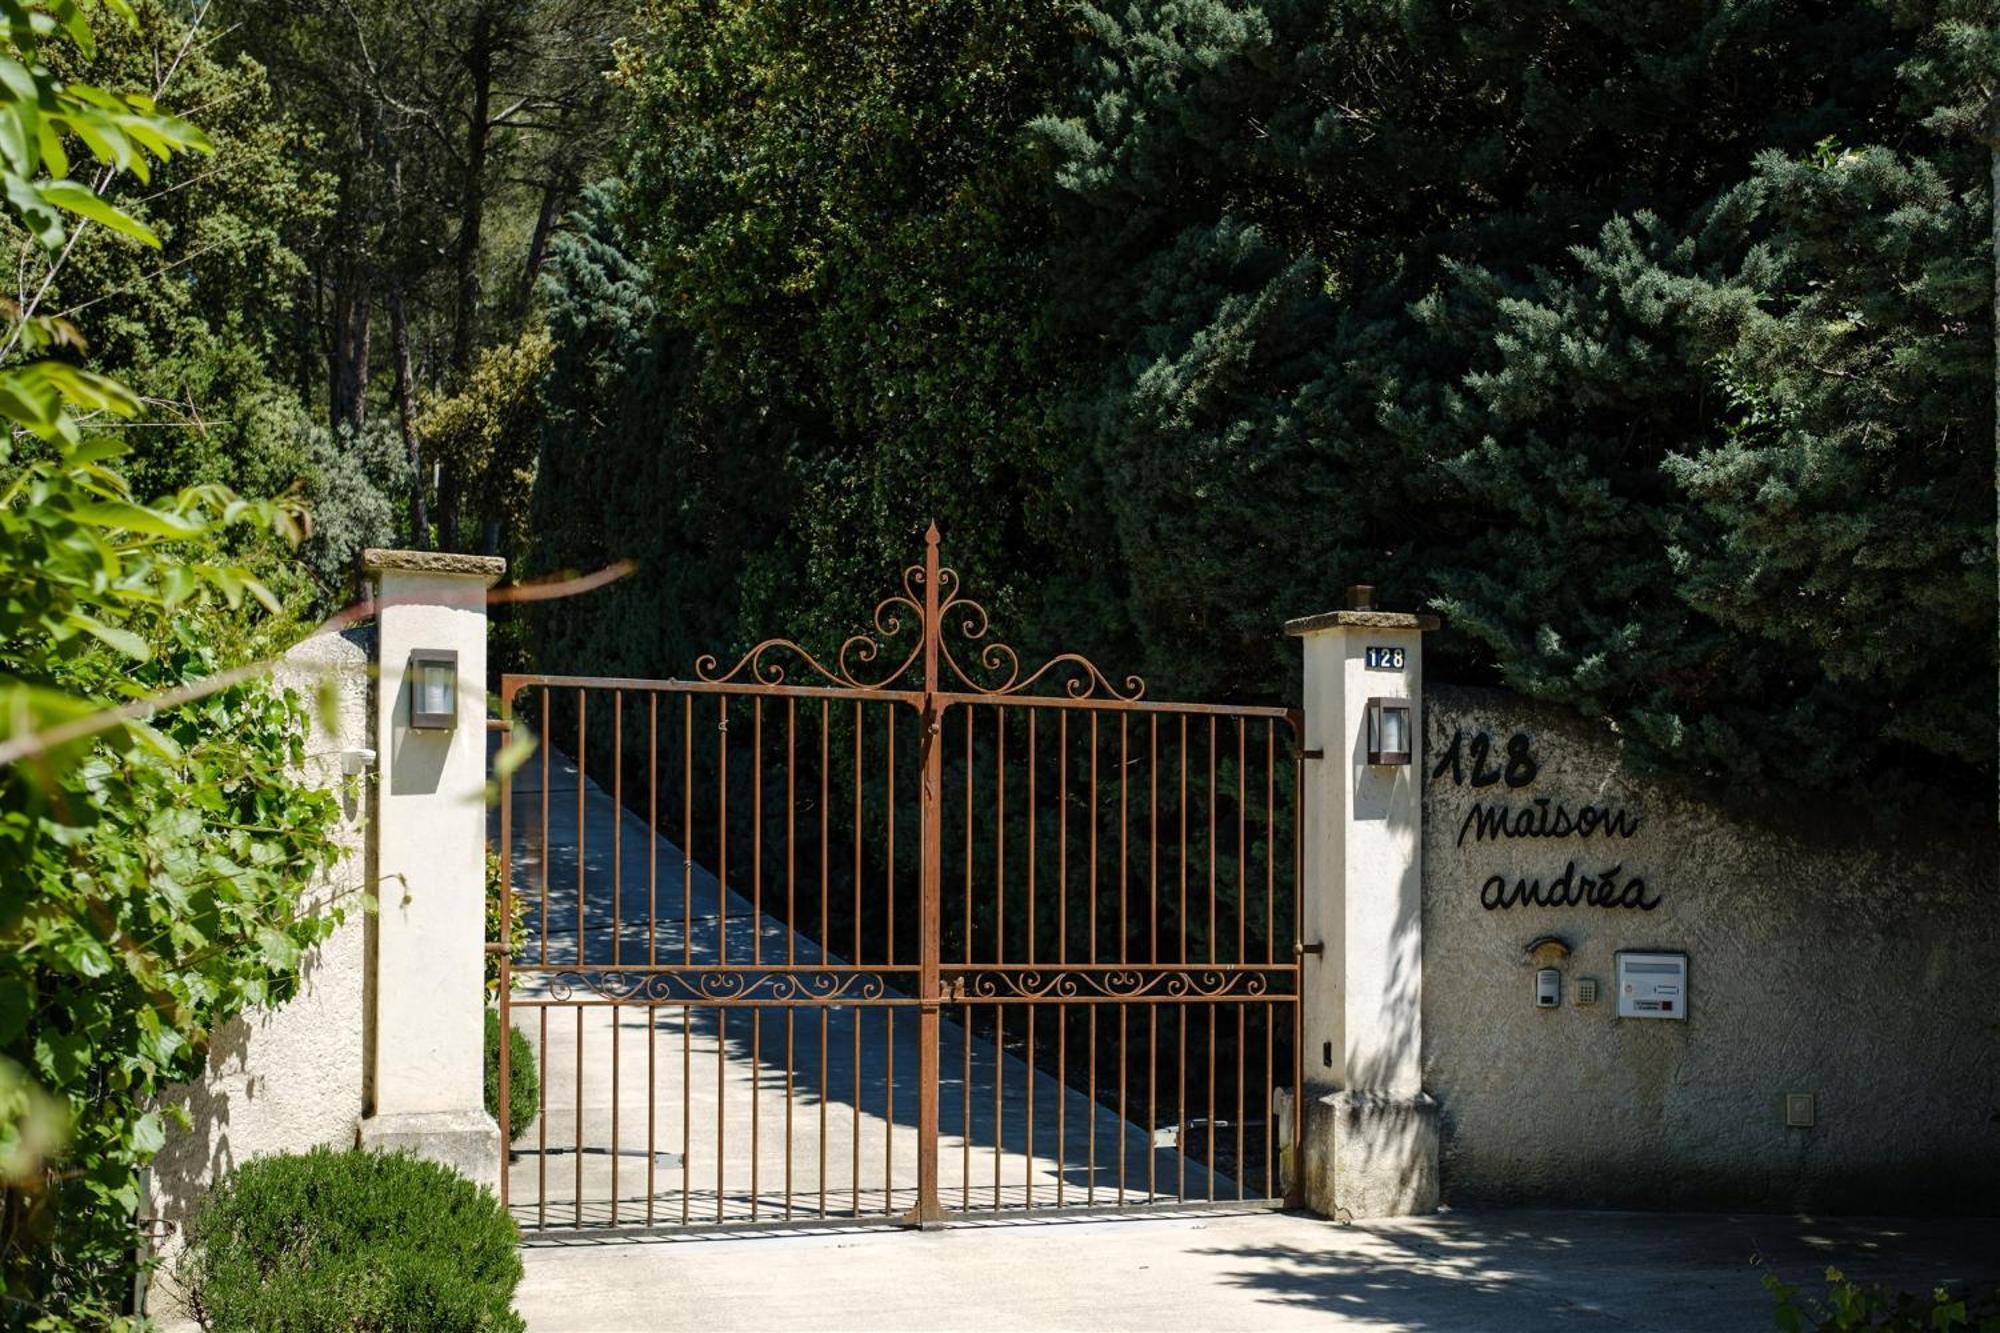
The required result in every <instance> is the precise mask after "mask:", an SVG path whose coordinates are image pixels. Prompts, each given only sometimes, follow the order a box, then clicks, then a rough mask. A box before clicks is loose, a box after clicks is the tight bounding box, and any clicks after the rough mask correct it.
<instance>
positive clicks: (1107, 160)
mask: <svg viewBox="0 0 2000 1333" xmlns="http://www.w3.org/2000/svg"><path fill="white" fill-rule="evenodd" d="M1561 9H1562V12H1561V14H1560V16H1559V17H1556V18H1552V17H1551V14H1552V11H1551V9H1550V7H1549V6H1548V5H1546V4H1544V3H1539V0H1476V2H1475V3H1470V4H1467V3H1459V2H1458V0H1398V2H1397V3H1384V2H1383V0H1338V2H1337V3H1332V4H1326V3H1304V2H1303V0H1173V2H1172V3H1163V4H1158V5H1141V6H1114V5H1105V6H1100V7H1090V6H1083V7H1071V6H1058V5H1049V4H1040V3H1036V4H1027V5H1021V4H1010V5H992V4H982V3H977V2H975V0H967V2H966V3H959V4H947V5H938V6H931V7H926V8H924V9H923V11H922V13H921V15H918V16H914V17H913V16H912V14H911V13H910V12H909V11H908V10H907V8H906V7H903V6H896V5H887V4H861V5H856V6H851V7H846V8H843V9H841V10H839V11H837V12H821V11H818V10H813V9H810V8H807V9H798V8H797V7H784V6H779V7H768V6H763V7H759V6H752V7H746V8H743V9H740V10H733V11H729V13H730V18H729V19H728V20H727V21H718V20H717V19H716V18H715V16H714V11H713V10H712V7H710V6H706V5H702V4H698V3H695V2H694V0H670V2H667V3H662V4H660V5H657V6H654V7H651V8H650V9H649V12H648V18H647V20H646V22H645V23H644V24H643V25H642V30H641V32H640V33H639V34H638V35H637V36H635V38H634V39H633V40H632V42H631V43H629V45H628V48H627V58H626V59H625V60H624V62H623V63H622V64H621V66H620V69H619V72H618V75H617V80H618V82H619V84H620V86H621V87H622V88H623V89H624V91H625V93H626V94H627V95H628V97H629V98H630V105H631V108H632V115H631V119H630V122H629V124H630V127H631V128H630V133H629V147H630V149H631V151H630V153H629V154H628V157H627V160H626V162H625V164H624V172H623V179H622V181H621V182H620V184H619V185H618V186H617V188H615V189H612V188H608V187H607V188H605V189H603V190H599V191H596V192H593V194H592V195H591V197H590V199H589V200H588V201H587V206H586V208H585V209H584V210H583V211H582V213H581V214H580V215H579V217H578V218H577V219H576V220H575V221H574V223H573V225H572V228H571V231H570V234H569V236H568V237H567V238H566V242H565V244H564V245H563V246H561V247H559V248H558V250H557V251H556V252H555V253H554V254H553V255H552V258H551V262H550V265H549V267H548V269H547V270H546V271H545V282H546V286H545V289H544V295H545V298H546V301H547V307H548V311H549V319H550V323H551V328H552V330H553V331H555V333H556V346H557V351H556V354H555V356H554V359H553V362H552V370H551V373H550V377H549V380H548V382H547V383H546V384H545V385H544V394H545V399H546V401H547V403H548V404H549V408H550V416H549V420H548V426H547V429H546V430H545V432H544V435H543V440H542V451H541V461H540V468H539V470H538V472H537V475H536V487H537V498H538V503H539V505H540V506H541V508H540V510H539V511H538V521H537V524H536V541H537V543H538V544H539V549H538V550H537V551H536V552H535V553H534V556H533V559H532V562H531V563H532V564H533V565H534V567H536V568H538V569H543V570H549V569H558V568H565V567H569V568H592V567H596V566H598V565H601V564H604V563H607V562H609V561H610V560H613V559H618V558H621V557H632V558H635V559H637V560H638V562H639V566H640V568H639V572H638V574H637V576H636V577H634V578H632V579H630V580H627V581H626V582H625V583H623V584H620V585H618V586H617V587H616V588H614V589H611V590H608V591H607V592H605V593H602V594H598V595H595V596H593V597H591V598H580V599H576V600H575V601H573V602H560V603H552V604H549V605H547V606H546V607H542V608H538V609H537V610H536V611H535V613H534V624H533V627H532V630H531V633H530V635H529V639H530V642H531V645H532V651H534V652H535V653H537V654H538V655H539V657H540V660H541V661H542V663H543V664H545V665H547V666H549V667H550V668H552V669H559V670H588V671H602V672H605V673H608V674H642V675H670V674H675V673H685V672H686V671H687V670H688V667H689V664H690V663H691V661H692V659H693V658H694V656H695V655H696V654H698V653H702V652H709V651H715V652H725V651H727V650H728V649H729V648H731V647H732V646H744V645H747V644H748V643H750V642H754V641H756V640H757V639H759V638H761V637H763V636H765V635H767V634H779V633H783V634H790V635H793V636H794V637H798V638H802V639H805V640H808V641H811V642H813V643H815V644H818V645H820V646H831V645H834V644H837V643H838V642H839V638H840V636H841V635H843V634H845V633H846V632H848V631H850V630H851V629H852V628H853V627H855V626H857V625H859V624H863V623H865V617H866V610H867V607H868V605H869V604H870V599H872V597H873V596H875V595H877V594H878V592H879V590H881V589H883V588H884V587H885V586H892V585H893V582H894V573H895V571H896V570H897V568H899V567H900V565H902V564H903V563H905V562H906V561H907V560H908V559H910V558H911V557H912V556H913V555H914V553H915V552H917V551H918V550H919V549H920V547H919V545H918V541H919V536H920V534H921V533H922V531H923V529H924V525H925V523H926V522H927V521H928V520H929V519H931V518H934V517H935V518H937V519H938V520H939V521H940V523H941V525H942V527H943V529H944V532H945V535H946V539H947V545H948V552H949V554H950V556H951V557H952V559H953V561H954V562H955V563H956V564H957V565H958V566H959V568H960V571H961V573H963V574H964V575H965V586H966V588H967V590H968V591H969V592H971V593H973V594H974V595H981V594H986V595H987V599H988V605H989V609H991V610H992V611H993V612H994V624H995V627H996V629H998V630H1000V631H1001V632H1002V633H1004V634H1005V635H1006V636H1007V637H1009V638H1011V639H1013V640H1014V641H1016V642H1017V643H1019V644H1020V646H1022V647H1023V649H1024V650H1026V652H1027V653H1028V654H1029V655H1031V656H1032V655H1038V654H1039V653H1042V652H1047V651H1050V650H1055V649H1062V648H1074V649H1078V650H1082V651H1085V652H1089V653H1091V654H1093V655H1095V656H1099V657H1101V658H1102V659H1103V660H1104V664H1105V665H1106V666H1107V667H1108V668H1110V669H1112V670H1113V671H1114V672H1115V673H1122V672H1124V671H1127V670H1136V671H1139V672H1141V673H1142V674H1144V675H1145V676H1146V677H1147V679H1148V681H1149V682H1150V684H1151V686H1152V693H1153V695H1154V697H1156V698H1173V697H1180V698H1201V699H1216V698H1233V699H1240V700H1246V701H1277V700H1285V699H1290V698H1293V697H1295V692H1296V688H1297V680H1296V671H1297V666H1296V651H1295V648H1294V647H1293V646H1292V645H1290V644H1288V642H1287V641H1285V640H1284V639H1283V637H1282V636H1281V635H1280V634H1279V633H1278V631H1277V626H1278V625H1279V624H1280V622H1281V621H1282V620H1283V619H1284V618H1286V617H1288V616H1294V615H1302V614H1308V613H1311V612H1316V611H1322V610H1325V609H1327V608H1328V606H1329V605H1331V604H1332V602H1333V601H1334V600H1335V599H1336V598H1337V596H1338V590H1339V589H1340V588H1341V587H1342V586H1343V585H1345V584H1348V583H1353V582H1368V583H1375V584H1378V585H1380V587H1381V595H1382V598H1383V600H1384V602H1385V603H1386V604H1391V605H1398V606H1404V607H1411V608H1416V607H1422V606H1431V607H1435V608H1437V609H1439V610H1442V611H1443V612H1444V613H1445V615H1444V620H1445V627H1444V630H1443V631H1442V632H1441V633H1440V634H1438V635H1437V636H1435V638H1434V639H1433V641H1432V643H1431V645H1430V646H1429V647H1428V648H1427V662H1428V665H1429V667H1430V669H1431V670H1432V672H1433V675H1434V676H1435V677H1436V678H1439V679H1445V680H1460V681H1469V682H1478V683H1503V684H1506V685H1508V686H1510V687H1512V688H1514V689H1516V690H1518V691H1521V692H1523V693H1525V694H1528V695H1531V696H1534V697H1537V698H1542V699H1548V700H1551V701H1553V702H1556V703H1559V704H1561V705H1562V706H1564V707H1568V708H1571V709H1574V710H1576V711H1578V712H1580V713H1583V714H1586V715H1588V716H1591V717H1596V718H1609V719H1612V720H1614V721H1615V722H1617V723H1618V725H1619V726H1620V729H1621V732H1622V734H1623V735H1624V737H1625V738H1626V740H1627V746H1626V753H1627V754H1628V756H1630V757H1631V758H1632V760H1633V761H1634V762H1635V763H1638V764H1641V765H1645V766H1649V767H1653V768H1659V769H1665V770H1670V771H1673V772H1676V773H1678V774H1680V775H1682V776H1684V777H1686V778H1688V779H1690V780H1692V781H1694V782H1697V783H1701V784H1703V785H1705V786H1708V787H1710V788H1711V789H1715V790H1719V791H1729V792H1734V793H1738V794H1743V795H1748V796H1751V797H1755V798H1757V799H1767V798H1768V797H1769V796H1770V795H1771V794H1772V793H1774V792H1779V791H1783V790H1785V789H1790V790H1792V791H1793V792H1799V791H1813V792H1827V791H1832V792H1840V793H1844V794H1848V795H1852V796H1872V795H1888V794H1903V795H1908V794H1910V793H1911V792H1912V790H1913V789H1922V788H1929V789H1930V790H1932V791H1947V792H1949V791H1953V790H1965V791H1972V790H1985V789H1987V788H1989V787H1990V781H1991V774H1992V764H1993V753H1992V746H1991V743H1990V738H1991V736H1992V735H1993V733H1994V713H1993V702H1994V701H1993V690H1992V680H1993V672H1992V663H1993V648H1994V608H1995V600H1996V599H1995V596H1994V553H1993V544H1992V524H1993V519H1994V510H1993V485H1992V455H1993V431H1994V395H1993V385H1994V362H1993V343H1992V335H1993V312H1992V306H1991V302H1992V297H1993V289H1992V272H1993V270H1992V259H1991V254H1990V236H1991V228H1992V194H1991V185H1990V169H1991V158H1990V154H1989V151H1988V150H1987V148H1986V147H1985V146H1984V145H1983V143H1982V142H1981V141H1980V135H1981V134H1984V133H1986V131H1985V130H1983V129H1981V126H1984V125H1985V124H1986V122H1985V121H1984V120H1983V119H1981V117H1982V116H1983V115H1985V114H1987V113H1986V112H1984V111H1983V110H1982V109H1983V108H1986V107H1987V106H1988V104H1989V102H1990V97H1991V74H1990V71H1991V69H1992V62H1991V60H1990V59H1988V58H1986V53H1987V52H1988V50H1989V47H1988V46H1987V45H1985V43H1987V42H1990V40H1991V38H1990V35H1988V34H1990V32H1991V31H1992V29H1993V25H1992V22H1991V13H1992V0H1965V3H1958V2H1957V0H1953V2H1952V3H1934V2H1932V0H1906V2H1901V3H1895V4H1888V3H1862V4H1836V3H1824V2H1822V0H1778V2H1777V3H1773V4H1767V5H1751V6H1741V5H1721V4H1711V5H1700V6H1693V7H1690V6H1688V5H1685V4H1683V3H1679V2H1678V0H1620V2H1619V3H1615V4H1592V5H1578V6H1567V7H1561ZM1065 51H1067V52H1068V53H1069V54H1070V55H1072V56H1073V57H1074V59H1073V60H1069V61H1066V60H1064V59H1063V55H1064V53H1065ZM746 89H752V90H754V91H753V92H749V93H746V91H745V90H746ZM1038 113H1039V114H1038ZM723 145H726V146H727V147H726V150H725V149H724V148H723V147H722V146H723ZM1939 662H1951V663H1954V664H1962V667H1963V669H1962V670H1953V671H1939V670H1936V669H1935V666H1936V664H1937V663H1939Z"/></svg>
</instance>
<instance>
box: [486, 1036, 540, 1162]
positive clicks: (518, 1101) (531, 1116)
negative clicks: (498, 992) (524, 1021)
mask: <svg viewBox="0 0 2000 1333" xmlns="http://www.w3.org/2000/svg"><path fill="white" fill-rule="evenodd" d="M507 1035H508V1042H509V1045H510V1048H511V1049H510V1051H509V1054H508V1057H507V1059H508V1065H507V1109H508V1114H509V1116H510V1117H511V1120H510V1123H509V1125H508V1129H509V1130H510V1131H511V1132H512V1133H514V1134H520V1133H522V1132H523V1131H525V1130H526V1129H527V1128H528V1126H530V1125H532V1124H534V1123H535V1116H536V1114H537V1113H538V1103H539V1102H540V1101H541V1096H542V1080H541V1076H540V1075H539V1074H538V1073H537V1072H536V1070H535V1048H534V1045H533V1044H532V1043H531V1042H529V1040H528V1038H527V1034H525V1033H523V1032H522V1031H521V1029H519V1028H510V1029H508V1034H507ZM486 1114H488V1115H490V1116H492V1117H493V1118H494V1119H495V1120H498V1119H499V1118H500V1012H499V1010H497V1009H488V1010H487V1011H486Z"/></svg>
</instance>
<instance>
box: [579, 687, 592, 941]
mask: <svg viewBox="0 0 2000 1333" xmlns="http://www.w3.org/2000/svg"><path fill="white" fill-rule="evenodd" d="M588 706H589V705H588V702H587V700H586V698H585V695H584V692H583V691H582V690H581V689H579V690H578V691H577V692H576V965H577V966H578V967H583V966H584V965H585V962H584V943H583V941H584V932H583V925H584V902H583V868H584V866H585V865H586V864H587V863H588V857H587V856H586V855H585V852H586V848H585V845H584V844H585V837H586V834H587V833H588V830H587V829H586V828H585V826H584V822H583V793H584V788H585V787H586V786H587V785H588V784H589V782H590V769H589V766H588V764H587V763H586V762H585V760H586V758H587V756H588V753H589V739H590V738H589V734H588V731H587V729H586V726H585V720H584V715H585V711H586V709H587V708H588Z"/></svg>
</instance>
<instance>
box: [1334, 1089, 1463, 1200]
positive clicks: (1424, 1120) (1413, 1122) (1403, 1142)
mask: <svg viewBox="0 0 2000 1333" xmlns="http://www.w3.org/2000/svg"><path fill="white" fill-rule="evenodd" d="M1305 1113H1306V1114H1305V1122H1304V1123H1303V1124H1302V1125H1301V1126H1300V1130H1301V1136H1302V1139H1303V1143H1302V1146H1303V1148H1304V1155H1305V1172H1304V1176H1303V1180H1302V1182H1301V1183H1302V1184H1303V1186H1304V1189H1303V1194H1304V1198H1305V1205H1306V1207H1308V1208H1310V1209H1311V1210H1312V1211H1313V1212H1315V1213H1318V1214H1319V1215H1320V1216H1321V1217H1333V1218H1338V1219H1340V1220H1341V1221H1343V1222H1346V1221H1358V1220H1360V1219H1362V1218H1368V1217H1410V1216H1414V1215H1416V1214H1419V1213H1434V1212H1436V1211H1437V1206H1438V1104H1437V1102H1436V1101H1435V1100H1434V1099H1433V1098H1432V1097H1431V1096H1430V1094H1428V1093H1422V1092H1420V1093H1417V1094H1416V1095H1415V1096H1392V1095H1390V1094H1387V1093H1378V1092H1332V1093H1327V1094H1325V1095H1323V1096H1320V1097H1308V1098H1307V1099H1306V1102H1305Z"/></svg>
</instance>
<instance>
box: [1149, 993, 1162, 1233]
mask: <svg viewBox="0 0 2000 1333" xmlns="http://www.w3.org/2000/svg"><path fill="white" fill-rule="evenodd" d="M1159 1043H1160V1006H1159V1005H1157V1004H1149V1005H1147V1006H1146V1202H1147V1203H1151V1202H1152V1201H1153V1200H1154V1199H1155V1198H1157V1197H1158V1196H1159V1193H1160V1186H1159V1166H1160V1150H1159V1144H1158V1142H1157V1141H1156V1139H1155V1136H1156V1135H1157V1134H1158V1133H1159V1129H1160V1052H1159Z"/></svg>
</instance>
